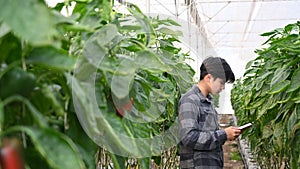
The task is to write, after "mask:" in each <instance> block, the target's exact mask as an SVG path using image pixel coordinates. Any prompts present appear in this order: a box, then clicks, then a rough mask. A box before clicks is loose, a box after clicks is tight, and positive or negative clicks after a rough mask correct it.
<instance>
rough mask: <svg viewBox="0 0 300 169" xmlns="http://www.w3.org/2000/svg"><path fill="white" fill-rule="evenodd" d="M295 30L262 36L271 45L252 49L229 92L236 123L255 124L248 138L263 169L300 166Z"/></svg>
mask: <svg viewBox="0 0 300 169" xmlns="http://www.w3.org/2000/svg"><path fill="white" fill-rule="evenodd" d="M299 30H300V22H296V23H294V24H289V25H287V26H285V27H284V28H282V29H276V30H274V31H271V32H267V33H264V34H262V36H268V37H269V39H268V41H266V44H268V45H269V47H268V48H264V49H260V50H256V51H255V52H256V53H257V54H258V57H257V58H256V59H255V60H253V61H250V62H249V63H248V64H247V70H246V72H245V74H244V77H243V79H239V80H238V81H237V82H236V83H235V85H234V87H233V89H232V93H231V94H232V96H231V101H232V103H233V108H234V110H235V113H236V114H237V116H238V118H239V123H241V124H242V123H246V122H249V121H253V122H254V127H253V129H252V130H250V131H249V132H248V133H247V136H248V137H249V140H250V142H251V145H252V148H253V149H254V150H255V152H256V153H257V155H258V161H259V162H260V163H261V165H262V166H264V167H266V168H280V166H282V164H284V165H285V167H286V168H298V166H299V164H300V158H299V157H300V147H299V146H296V145H299V143H300V130H299V129H300V128H299V127H300V114H299V113H300V105H299V103H300V102H299V92H300V90H299V89H300V81H299V72H300V71H299V70H300V65H299V61H300V60H299V54H300V50H299V49H300V35H299V33H300V32H299Z"/></svg>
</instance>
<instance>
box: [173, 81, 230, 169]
mask: <svg viewBox="0 0 300 169" xmlns="http://www.w3.org/2000/svg"><path fill="white" fill-rule="evenodd" d="M178 111H179V118H178V120H179V134H180V143H179V146H180V167H181V168H182V169H221V168H223V165H224V160H223V149H222V145H223V144H224V143H225V141H226V138H227V137H226V133H225V131H224V130H220V129H219V125H218V121H217V120H218V116H217V112H216V110H215V109H214V101H213V98H212V97H211V96H210V95H208V97H207V98H206V97H204V96H203V95H202V93H201V91H200V89H199V88H198V86H197V85H194V86H193V87H192V89H191V90H190V91H188V92H187V93H186V94H184V95H183V96H182V98H181V99H180V102H179V109H178Z"/></svg>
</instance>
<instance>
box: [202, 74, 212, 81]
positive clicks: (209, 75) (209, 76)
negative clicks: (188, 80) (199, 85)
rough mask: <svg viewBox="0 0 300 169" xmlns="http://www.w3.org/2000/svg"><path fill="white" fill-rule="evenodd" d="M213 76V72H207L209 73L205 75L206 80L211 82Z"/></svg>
mask: <svg viewBox="0 0 300 169" xmlns="http://www.w3.org/2000/svg"><path fill="white" fill-rule="evenodd" d="M212 78H213V77H212V75H211V74H207V75H205V76H204V79H205V81H208V82H209V81H210V80H211V79H212Z"/></svg>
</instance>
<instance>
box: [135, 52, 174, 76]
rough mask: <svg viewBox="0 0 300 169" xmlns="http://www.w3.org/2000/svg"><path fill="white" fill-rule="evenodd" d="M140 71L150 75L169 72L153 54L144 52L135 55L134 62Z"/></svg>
mask: <svg viewBox="0 0 300 169" xmlns="http://www.w3.org/2000/svg"><path fill="white" fill-rule="evenodd" d="M134 61H135V62H136V65H137V66H138V67H139V68H140V69H144V70H147V71H149V72H151V73H162V72H168V71H170V68H169V67H168V65H166V64H164V63H163V62H162V61H161V59H160V58H159V57H158V55H156V54H155V53H154V52H152V51H149V50H145V51H141V52H138V53H137V57H136V58H135V60H134Z"/></svg>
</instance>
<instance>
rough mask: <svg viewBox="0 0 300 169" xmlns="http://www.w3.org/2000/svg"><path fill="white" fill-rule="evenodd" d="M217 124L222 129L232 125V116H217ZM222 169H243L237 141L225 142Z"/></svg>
mask: <svg viewBox="0 0 300 169" xmlns="http://www.w3.org/2000/svg"><path fill="white" fill-rule="evenodd" d="M219 123H220V125H221V127H222V128H225V127H227V126H230V125H233V116H232V115H230V114H229V115H227V114H226V115H219ZM223 150H224V169H245V165H244V163H243V159H242V156H241V154H240V152H239V149H238V142H237V140H234V141H227V142H226V143H225V144H224V145H223Z"/></svg>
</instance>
